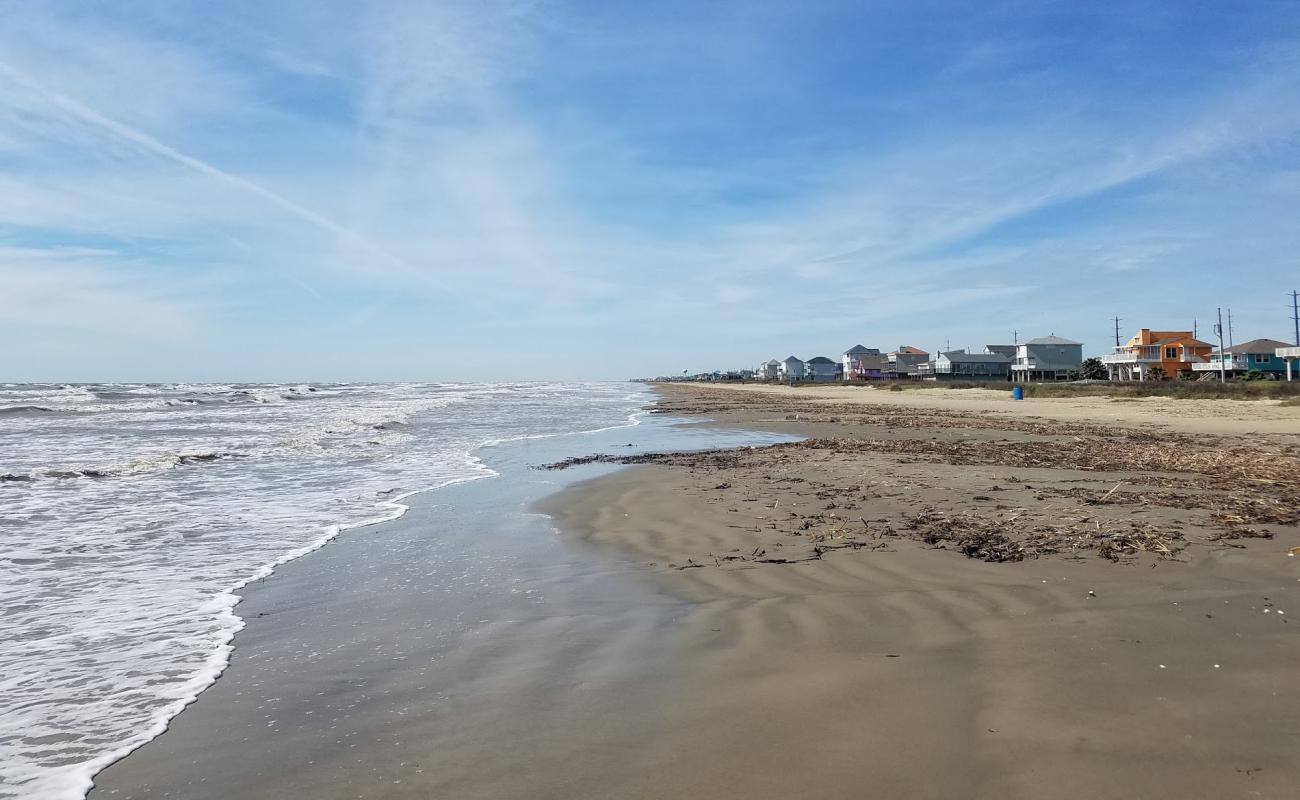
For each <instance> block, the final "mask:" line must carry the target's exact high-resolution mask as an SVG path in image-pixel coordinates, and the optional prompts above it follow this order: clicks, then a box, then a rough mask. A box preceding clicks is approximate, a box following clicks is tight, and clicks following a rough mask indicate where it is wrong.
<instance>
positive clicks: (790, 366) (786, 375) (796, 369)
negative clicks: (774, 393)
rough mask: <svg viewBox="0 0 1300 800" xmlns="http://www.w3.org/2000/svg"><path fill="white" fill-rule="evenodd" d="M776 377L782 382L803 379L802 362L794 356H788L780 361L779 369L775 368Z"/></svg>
mask: <svg viewBox="0 0 1300 800" xmlns="http://www.w3.org/2000/svg"><path fill="white" fill-rule="evenodd" d="M777 377H778V378H780V379H781V381H782V382H784V383H789V382H790V381H801V380H803V378H804V363H803V362H802V361H800V360H799V359H797V358H795V357H794V356H790V357H789V358H787V359H786V360H785V361H782V362H781V366H780V369H778V370H777Z"/></svg>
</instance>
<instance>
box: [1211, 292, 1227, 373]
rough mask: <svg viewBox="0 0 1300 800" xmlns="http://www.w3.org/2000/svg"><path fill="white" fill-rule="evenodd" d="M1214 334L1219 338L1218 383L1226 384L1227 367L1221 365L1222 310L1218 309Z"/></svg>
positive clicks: (1222, 355) (1222, 356)
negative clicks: (1217, 320) (1217, 319)
mask: <svg viewBox="0 0 1300 800" xmlns="http://www.w3.org/2000/svg"><path fill="white" fill-rule="evenodd" d="M1214 333H1215V335H1216V336H1218V337H1219V383H1227V382H1228V374H1227V365H1226V364H1224V363H1223V358H1224V353H1223V309H1222V308H1220V309H1219V322H1218V324H1217V325H1215V326H1214Z"/></svg>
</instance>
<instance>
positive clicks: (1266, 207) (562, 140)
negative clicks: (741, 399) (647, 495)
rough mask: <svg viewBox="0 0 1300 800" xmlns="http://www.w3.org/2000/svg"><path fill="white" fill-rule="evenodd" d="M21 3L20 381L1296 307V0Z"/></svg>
mask: <svg viewBox="0 0 1300 800" xmlns="http://www.w3.org/2000/svg"><path fill="white" fill-rule="evenodd" d="M0 18H3V19H4V24H3V25H0V331H3V336H4V341H5V343H6V346H5V347H4V348H3V349H0V381H141V380H147V381H173V380H187V381H192V380H211V381H232V380H248V381H298V380H349V381H362V380H518V379H623V378H629V377H634V376H650V375H659V374H672V373H679V372H681V371H682V370H683V369H689V370H691V371H699V370H710V369H715V368H716V369H729V368H743V367H752V366H753V365H755V364H756V363H758V362H759V361H762V360H766V359H768V358H772V357H776V358H783V357H785V356H788V355H791V354H793V355H797V356H800V357H803V358H808V357H811V356H814V355H827V356H830V357H832V358H834V357H837V356H838V354H839V353H841V352H843V351H844V350H845V349H847V348H849V347H850V346H852V345H855V344H864V345H866V346H868V347H880V348H882V349H884V350H887V349H893V348H895V347H897V346H898V345H902V344H910V345H914V346H918V347H922V348H924V349H926V350H930V351H935V350H937V349H940V348H942V347H944V346H951V347H954V348H956V347H973V348H977V349H978V348H981V347H982V346H983V345H984V344H986V343H993V342H996V343H1001V342H1009V341H1012V339H1013V337H1019V339H1020V340H1021V341H1023V340H1024V339H1026V338H1031V337H1034V336H1041V335H1046V334H1048V333H1055V334H1057V335H1060V336H1066V337H1069V338H1072V339H1076V340H1079V341H1082V342H1084V343H1085V353H1088V354H1094V353H1099V352H1102V351H1104V350H1105V349H1106V348H1107V347H1109V346H1111V345H1113V338H1114V322H1113V321H1112V318H1113V317H1116V316H1118V317H1120V318H1121V320H1122V322H1121V329H1122V332H1123V334H1124V336H1125V338H1127V337H1128V336H1129V335H1131V334H1132V332H1133V331H1134V330H1135V329H1137V328H1140V327H1148V328H1155V329H1189V328H1191V326H1192V325H1193V321H1194V320H1195V321H1196V323H1197V324H1198V325H1199V329H1200V332H1201V333H1202V338H1209V333H1208V328H1209V326H1210V325H1211V324H1212V322H1213V317H1214V315H1215V312H1216V308H1218V307H1223V308H1225V309H1226V308H1231V309H1232V314H1233V323H1234V324H1233V328H1234V330H1233V336H1234V338H1235V341H1237V342H1242V341H1245V340H1247V339H1253V338H1257V337H1272V338H1279V339H1290V338H1291V329H1292V325H1291V320H1290V316H1291V306H1290V303H1291V298H1290V296H1289V292H1290V291H1291V290H1292V289H1293V288H1300V274H1298V273H1300V213H1297V209H1300V3H1296V2H1294V1H1293V0H1287V1H1286V2H1279V1H1275V0H1259V1H1258V2H1232V3H1224V2H1219V1H1218V0H1206V1H1204V2H1171V1H1170V0H1154V1H1152V2H1115V3H1078V2H1074V0H1066V1H1063V2H1020V1H1013V2H999V0H987V1H986V2H981V3H968V2H963V3H949V2H927V0H905V1H904V2H872V1H870V0H856V1H854V2H818V1H817V0H811V1H810V0H802V1H801V2H790V3H784V2H771V1H767V2H761V3H759V2H752V1H750V0H745V1H743V2H727V1H726V0H720V1H718V2H697V1H696V0H692V1H691V2H673V0H665V1H664V2H653V3H611V2H604V1H593V2H545V1H543V0H535V1H533V2H511V1H509V0H502V1H501V2H493V1H492V0H478V1H477V2H464V3H461V2H410V3H403V2H374V3H356V2H326V1H325V0H315V1H313V2H294V1H293V0H283V1H281V2H275V3H266V2H243V1H242V0H223V2H221V3H211V2H207V1H206V0H204V1H202V2H185V1H184V0H167V1H165V2H164V0H156V2H133V1H132V0H116V2H113V3H85V2H80V1H78V2H60V1H58V0H51V1H50V2H42V3H30V2H22V1H15V0H0Z"/></svg>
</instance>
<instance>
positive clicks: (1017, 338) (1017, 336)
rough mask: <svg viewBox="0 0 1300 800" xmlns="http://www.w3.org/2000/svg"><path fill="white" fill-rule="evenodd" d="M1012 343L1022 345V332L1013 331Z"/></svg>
mask: <svg viewBox="0 0 1300 800" xmlns="http://www.w3.org/2000/svg"><path fill="white" fill-rule="evenodd" d="M1011 343H1012V344H1020V331H1012V332H1011Z"/></svg>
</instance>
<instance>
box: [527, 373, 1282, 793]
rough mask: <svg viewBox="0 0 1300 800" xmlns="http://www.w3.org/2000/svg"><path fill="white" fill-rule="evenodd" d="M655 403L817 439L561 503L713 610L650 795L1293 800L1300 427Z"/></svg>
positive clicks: (1234, 412) (1095, 415)
mask: <svg viewBox="0 0 1300 800" xmlns="http://www.w3.org/2000/svg"><path fill="white" fill-rule="evenodd" d="M662 391H663V392H664V394H665V395H666V396H665V399H664V401H663V402H662V405H663V407H664V408H665V409H666V410H671V411H672V412H673V413H677V414H701V415H708V416H709V417H711V418H714V419H719V420H723V421H725V422H727V423H728V424H732V425H741V426H759V427H765V428H774V429H780V430H784V431H789V432H800V433H802V434H803V435H806V436H808V437H813V439H814V442H815V443H812V446H808V445H809V444H810V443H801V444H797V445H789V446H777V447H774V448H770V449H765V450H753V451H745V452H742V453H739V454H734V453H728V454H703V455H692V454H685V455H682V456H679V457H669V458H667V459H664V460H662V461H659V462H657V463H650V464H644V465H641V466H637V467H634V468H632V469H629V470H626V471H622V472H619V473H616V474H613V475H610V476H606V477H602V478H599V479H597V480H594V481H591V482H587V483H585V484H581V485H579V486H577V487H574V488H571V489H569V490H566V491H565V492H563V493H562V494H560V495H557V496H555V497H552V498H550V499H548V500H547V501H545V503H544V508H545V510H546V511H547V513H549V514H551V515H553V516H554V517H555V519H556V520H557V521H558V523H559V525H560V527H561V528H562V529H564V530H567V531H570V532H572V533H574V534H575V535H578V536H580V537H582V538H583V539H584V540H585V541H588V542H590V543H592V544H593V545H595V546H598V547H602V548H611V549H613V550H615V551H620V552H626V551H628V550H631V551H632V552H635V553H637V554H638V556H639V557H640V558H641V559H642V560H643V562H644V564H645V567H646V569H647V570H649V571H651V572H653V573H654V580H655V583H656V585H658V586H660V587H662V589H663V591H665V592H668V593H670V594H671V595H673V596H676V597H679V598H682V599H683V600H686V601H688V602H689V603H690V605H689V606H688V607H687V608H688V610H686V611H684V613H683V614H682V615H681V616H680V617H679V619H678V620H677V621H678V625H679V628H678V631H679V635H680V636H681V637H682V640H683V642H684V645H683V648H684V652H683V656H682V657H683V658H684V659H686V661H687V662H688V663H689V665H690V666H689V668H688V669H686V670H685V672H686V675H685V678H684V681H683V684H682V685H681V687H680V689H679V691H678V692H676V693H675V694H674V696H673V701H672V703H671V704H670V707H669V709H668V722H667V724H666V728H667V729H668V730H669V731H671V735H670V736H667V737H665V738H664V739H663V740H661V741H660V742H658V743H657V744H656V749H655V752H656V754H657V755H656V761H657V762H658V763H659V764H660V765H661V768H660V770H659V771H658V773H657V775H658V777H657V779H656V783H655V787H656V793H654V794H648V795H646V796H656V797H736V798H740V797H747V798H779V797H835V798H840V797H842V798H850V797H925V798H951V797H980V798H1007V797H1017V798H1098V797H1114V798H1120V797H1123V798H1158V797H1188V798H1191V797H1197V798H1227V797H1243V798H1245V797H1275V798H1282V797H1290V796H1292V794H1293V792H1294V787H1295V786H1296V785H1297V782H1300V764H1298V763H1297V762H1296V759H1295V753H1296V752H1297V749H1298V747H1300V685H1297V683H1296V680H1295V675H1296V669H1297V667H1300V639H1297V633H1300V627H1297V625H1295V624H1292V622H1293V620H1292V617H1291V615H1293V614H1295V613H1300V612H1296V611H1295V610H1294V608H1292V606H1295V607H1296V608H1300V560H1297V559H1296V558H1290V557H1288V550H1289V549H1290V548H1293V547H1296V546H1297V545H1300V531H1298V530H1297V528H1296V527H1295V522H1296V518H1295V515H1294V509H1296V508H1297V502H1296V501H1297V494H1296V492H1297V476H1298V475H1300V473H1297V471H1296V461H1295V457H1296V452H1297V450H1296V442H1295V440H1294V438H1293V437H1294V432H1295V430H1296V424H1297V420H1300V414H1298V413H1297V411H1296V410H1295V409H1287V408H1278V407H1275V406H1263V405H1259V404H1255V403H1232V402H1194V403H1189V404H1187V405H1183V404H1181V403H1180V402H1179V401H1160V400H1153V401H1149V402H1148V401H1139V402H1132V403H1110V402H1108V401H1107V400H1106V399H1104V398H1079V399H1077V400H1066V401H1038V402H1032V403H1031V402H1025V403H1023V404H1015V405H1012V404H1011V403H1010V402H1007V401H1004V400H1003V398H1002V397H1001V396H1000V395H1001V393H993V392H985V391H979V390H975V391H966V390H962V391H952V390H933V391H924V390H923V391H907V392H897V393H895V392H885V391H870V390H861V389H847V388H839V387H834V388H827V389H799V390H794V391H791V390H789V389H786V388H784V387H771V388H769V387H753V388H750V387H744V388H704V387H692V386H676V385H670V386H665V387H662ZM1153 429H1154V431H1155V432H1154V433H1153ZM1245 430H1253V431H1254V433H1255V435H1254V436H1253V437H1252V439H1251V441H1250V442H1249V443H1245V442H1242V441H1240V440H1239V438H1238V437H1239V436H1240V435H1241V433H1242V432H1243V431H1245ZM1198 439H1203V441H1198ZM1243 444H1248V446H1247V447H1244V448H1243V447H1242V445H1243ZM1054 453H1059V454H1060V455H1059V457H1057V456H1054V455H1053V454H1054ZM1224 453H1228V454H1227V455H1224ZM1193 470H1194V471H1193ZM1116 487H1118V488H1116ZM1112 490H1114V491H1113V492H1112ZM1241 496H1245V497H1246V498H1247V499H1248V501H1249V502H1248V503H1247V504H1246V505H1245V506H1243V505H1242V504H1241V503H1234V501H1232V500H1231V498H1233V497H1241ZM1257 501H1258V502H1257ZM1004 533H1005V534H1006V535H1007V537H1008V539H1009V541H1005V542H1004V541H1000V540H999V539H997V537H998V536H1001V535H1003V534H1004Z"/></svg>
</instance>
